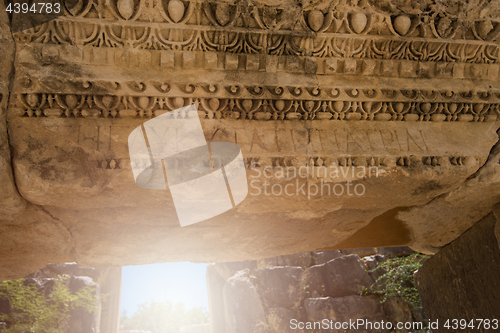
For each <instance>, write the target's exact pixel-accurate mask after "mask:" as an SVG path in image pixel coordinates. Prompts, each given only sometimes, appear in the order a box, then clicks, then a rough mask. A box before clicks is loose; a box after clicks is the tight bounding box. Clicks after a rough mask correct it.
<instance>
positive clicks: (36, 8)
mask: <svg viewBox="0 0 500 333" xmlns="http://www.w3.org/2000/svg"><path fill="white" fill-rule="evenodd" d="M5 11H7V12H9V13H14V14H19V13H23V14H27V13H33V14H59V13H61V4H60V3H58V2H56V3H50V2H34V3H33V4H32V5H30V4H28V3H27V2H24V3H20V2H15V3H9V4H8V6H7V8H5Z"/></svg>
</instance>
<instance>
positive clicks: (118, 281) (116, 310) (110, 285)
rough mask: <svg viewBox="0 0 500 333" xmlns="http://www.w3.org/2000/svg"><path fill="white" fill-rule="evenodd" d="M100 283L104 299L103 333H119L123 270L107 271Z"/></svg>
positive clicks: (116, 268) (114, 268) (115, 268)
mask: <svg viewBox="0 0 500 333" xmlns="http://www.w3.org/2000/svg"><path fill="white" fill-rule="evenodd" d="M98 283H99V285H100V287H101V294H102V295H103V297H104V301H103V302H102V303H101V304H102V311H101V325H100V328H101V332H100V333H118V331H119V328H120V300H121V293H122V268H121V267H113V268H109V269H107V270H106V271H105V272H103V273H102V274H101V276H100V277H99V280H98Z"/></svg>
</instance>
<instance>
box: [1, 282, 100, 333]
mask: <svg viewBox="0 0 500 333" xmlns="http://www.w3.org/2000/svg"><path fill="white" fill-rule="evenodd" d="M68 279H69V276H68V275H62V276H61V275H60V276H58V277H57V278H56V279H54V284H53V286H52V288H51V290H50V293H48V294H47V295H46V293H45V291H44V290H40V289H39V288H38V287H37V285H36V284H35V283H28V281H27V280H25V279H24V278H21V279H18V280H8V281H3V282H1V283H0V298H2V299H6V300H8V302H9V305H10V310H11V311H10V312H9V313H1V314H0V321H3V322H6V323H7V324H8V328H7V330H6V332H8V333H28V332H29V333H63V332H65V329H66V328H67V324H68V320H69V316H70V311H71V310H73V309H76V308H83V309H84V310H86V311H88V312H89V313H90V312H92V311H93V310H95V306H96V296H95V290H94V287H93V286H86V287H84V288H82V289H80V290H79V291H78V292H76V293H74V294H73V293H72V292H71V291H70V290H69V289H68V287H67V281H68Z"/></svg>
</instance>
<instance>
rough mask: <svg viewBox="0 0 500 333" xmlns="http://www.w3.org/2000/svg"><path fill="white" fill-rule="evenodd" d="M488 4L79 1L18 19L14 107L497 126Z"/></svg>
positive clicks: (494, 24)
mask: <svg viewBox="0 0 500 333" xmlns="http://www.w3.org/2000/svg"><path fill="white" fill-rule="evenodd" d="M70 5H71V6H73V7H71V8H70V7H69V6H70ZM463 6H466V5H465V4H464V5H463ZM488 6H489V5H488V4H487V3H485V4H482V5H480V6H476V7H477V8H476V7H470V8H468V9H467V10H465V9H464V8H462V10H459V11H458V12H456V11H455V9H453V8H454V7H453V6H450V8H448V7H446V6H445V5H443V4H441V3H438V2H436V3H433V5H431V6H428V7H425V8H419V5H417V4H415V5H414V6H412V7H411V8H410V7H408V6H405V5H400V4H398V5H395V4H393V7H391V9H390V10H388V9H387V8H382V7H380V6H379V5H378V4H377V3H376V2H373V3H372V2H371V1H367V2H362V3H359V4H358V3H357V2H356V3H354V2H351V1H322V2H306V1H284V0H283V1H271V2H269V1H266V2H264V1H259V0H248V1H246V0H245V1H243V0H242V1H230V2H227V1H180V0H169V1H159V0H111V1H104V0H88V1H83V0H81V1H78V2H76V3H74V2H71V3H70V2H68V3H64V6H63V12H62V13H61V15H60V16H57V17H54V18H53V19H52V20H50V21H44V22H38V24H33V22H35V23H36V21H30V20H26V17H27V16H26V14H24V16H23V17H22V18H23V20H20V19H21V16H19V15H17V16H16V15H14V26H16V25H17V26H18V27H19V26H23V25H24V26H25V27H27V26H29V24H30V22H31V24H32V25H33V26H32V27H31V28H28V29H24V30H21V31H18V32H16V33H15V34H14V35H15V38H16V40H17V46H18V59H17V62H18V66H17V72H16V80H15V82H14V92H15V93H17V99H12V100H11V107H10V111H9V113H10V116H11V117H15V116H20V117H30V118H39V117H62V118H88V117H91V118H117V119H121V118H138V119H140V118H150V117H154V116H157V115H159V114H162V113H165V112H168V111H170V110H173V109H175V108H178V107H181V106H184V105H188V104H191V103H194V104H196V105H197V107H198V110H199V112H200V115H201V116H202V117H205V118H206V119H233V120H236V119H237V120H245V119H246V120H323V121H330V120H379V121H401V120H404V121H435V122H442V121H444V122H450V121H462V122H482V121H495V120H496V119H497V116H498V113H499V105H500V104H499V103H500V86H498V81H499V75H500V70H499V64H498V62H499V53H500V51H499V39H498V38H499V35H500V23H499V22H500V20H497V19H495V17H494V16H495V15H496V14H495V13H494V12H493V13H492V15H493V17H488V15H485V14H484V13H485V12H487V9H488V8H489V7H488ZM457 13H458V14H457ZM481 13H482V14H481ZM27 24H28V25H27ZM17 30H19V29H17ZM61 69H63V70H61ZM74 74H76V76H77V78H76V79H75V78H74V77H73V75H74ZM365 78H366V80H365Z"/></svg>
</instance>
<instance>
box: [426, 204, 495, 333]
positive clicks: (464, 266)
mask: <svg viewBox="0 0 500 333" xmlns="http://www.w3.org/2000/svg"><path fill="white" fill-rule="evenodd" d="M497 216H498V215H497ZM498 224H499V222H498V219H497V218H495V214H493V213H491V214H489V215H488V216H486V217H485V218H483V219H482V220H481V221H480V222H479V223H477V224H476V225H475V226H473V227H472V228H471V229H469V230H468V231H466V232H465V233H464V234H462V235H461V236H460V237H459V238H458V239H456V240H455V241H453V242H451V243H450V244H449V245H447V246H445V247H444V248H443V249H441V250H440V251H439V252H438V253H437V254H436V255H434V256H433V257H432V258H430V259H429V260H427V261H426V262H425V263H424V265H423V267H422V268H421V269H420V270H419V271H418V273H417V276H416V280H417V286H418V289H419V291H420V295H421V297H422V303H423V307H424V310H425V312H426V314H427V316H428V318H429V319H430V320H431V321H434V322H435V321H436V320H438V321H439V322H438V323H439V328H437V329H435V328H434V329H432V332H436V333H440V332H450V330H449V329H447V328H445V327H444V326H443V325H444V324H445V323H446V321H447V320H448V319H450V321H451V320H453V319H458V320H460V319H466V320H467V323H468V324H469V323H470V322H471V320H473V319H474V320H475V321H474V324H475V325H476V326H475V329H472V328H470V327H467V328H466V330H467V332H491V327H490V329H489V330H488V329H485V328H484V326H482V327H481V329H479V330H478V329H477V325H478V321H476V320H477V319H490V320H492V319H500V318H499V314H500V279H499V276H500V248H499V245H498V241H497V237H495V226H496V225H498ZM497 231H498V229H497ZM450 324H452V323H451V322H450ZM431 328H433V327H431ZM455 331H456V330H455ZM459 331H460V330H459ZM462 331H463V330H462Z"/></svg>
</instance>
